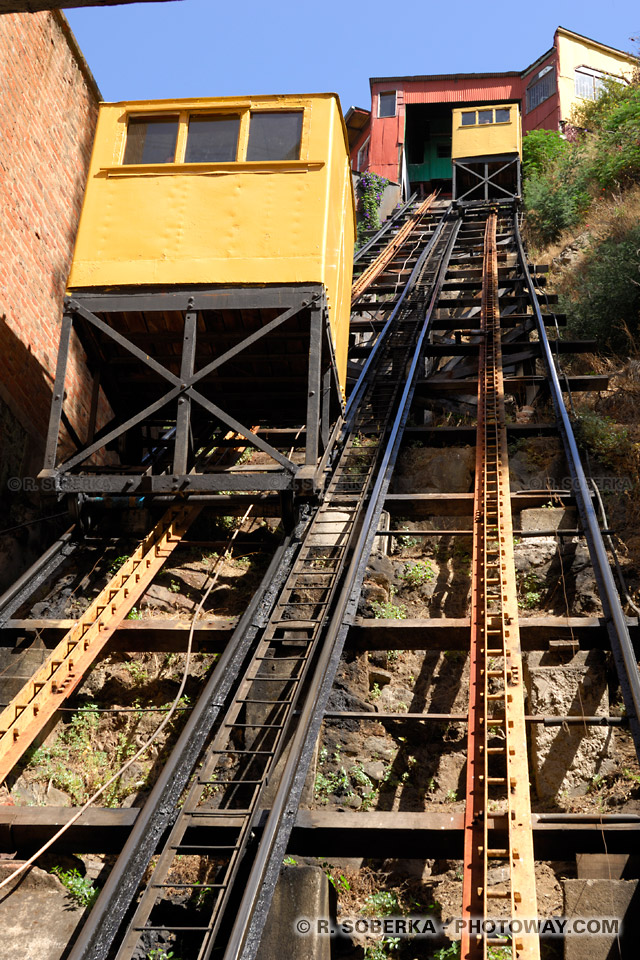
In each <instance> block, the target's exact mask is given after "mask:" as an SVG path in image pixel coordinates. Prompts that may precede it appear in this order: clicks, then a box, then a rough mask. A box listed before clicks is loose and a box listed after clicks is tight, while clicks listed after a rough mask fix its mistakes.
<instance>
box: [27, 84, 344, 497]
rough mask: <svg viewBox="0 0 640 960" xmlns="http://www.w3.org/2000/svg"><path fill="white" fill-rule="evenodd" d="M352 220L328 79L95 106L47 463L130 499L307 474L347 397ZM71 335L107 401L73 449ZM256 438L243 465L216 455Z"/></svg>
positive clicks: (265, 484)
mask: <svg viewBox="0 0 640 960" xmlns="http://www.w3.org/2000/svg"><path fill="white" fill-rule="evenodd" d="M354 223H355V213H354V200H353V188H352V183H351V174H350V169H349V159H348V145H347V137H346V130H345V127H344V121H343V119H342V114H341V111H340V106H339V101H338V98H337V97H336V95H335V94H330V93H328V94H312V95H304V96H302V95H301V96H264V97H249V96H247V97H234V98H210V99H190V100H179V101H178V100H175V101H174V100H160V101H145V102H127V103H105V104H102V105H101V107H100V114H99V120H98V126H97V132H96V138H95V145H94V150H93V157H92V161H91V168H90V173H89V180H88V184H87V189H86V195H85V201H84V207H83V211H82V217H81V221H80V227H79V232H78V237H77V242H76V247H75V253H74V257H73V264H72V268H71V274H70V276H69V281H68V295H69V298H68V300H67V304H66V310H65V316H64V318H63V324H62V334H61V343H60V352H59V358H58V373H57V382H56V388H55V390H54V400H53V405H52V411H51V422H50V430H49V443H48V449H47V462H46V464H45V470H44V475H45V476H48V477H54V478H55V485H56V487H57V488H58V489H59V490H60V491H68V492H71V493H77V492H80V493H82V492H85V493H89V492H93V493H101V494H122V493H125V494H128V495H129V494H131V495H133V494H135V495H142V494H147V493H149V494H151V493H163V492H175V491H178V490H181V491H185V492H186V491H189V492H195V491H215V490H239V489H247V490H261V489H266V490H290V489H293V487H294V485H295V481H296V477H297V478H298V480H300V477H301V476H303V475H304V476H305V477H306V478H307V481H306V482H307V483H308V482H309V477H310V476H311V475H312V474H313V471H314V470H315V469H316V467H317V465H318V463H319V461H320V460H321V457H322V453H323V450H324V449H326V447H327V444H328V440H329V435H330V432H331V429H332V426H333V424H334V423H335V422H336V419H337V417H338V415H339V413H340V409H341V404H342V402H343V398H344V387H345V376H346V360H347V344H348V328H349V311H350V287H351V271H352V259H353V244H354V229H355V228H354ZM74 330H75V331H76V332H77V338H76V336H75V335H73V331H74ZM77 349H83V350H84V351H85V352H86V355H87V360H88V363H89V366H90V368H91V369H92V371H93V375H94V377H95V390H94V410H93V411H92V413H91V416H90V417H89V423H88V425H87V434H86V436H84V437H82V438H75V439H76V449H75V450H73V451H72V452H71V454H69V453H68V450H65V451H64V452H62V450H61V448H60V445H59V436H60V433H61V418H63V416H64V394H65V389H67V390H68V389H69V384H68V382H67V369H68V367H69V366H70V363H69V361H70V354H72V353H73V351H74V350H77ZM247 443H248V444H249V445H250V446H251V447H252V448H253V449H254V450H255V449H256V448H257V451H258V453H257V455H255V456H254V457H253V458H252V461H251V463H249V464H248V465H240V466H237V465H233V464H231V465H230V464H229V458H228V457H227V458H226V459H225V458H222V460H221V459H220V451H221V449H223V448H224V446H225V445H226V446H227V447H232V446H236V447H238V446H242V447H244V446H247ZM292 448H299V452H298V453H297V454H293V455H290V453H289V451H290V450H291V449H292ZM214 449H215V451H216V453H215V455H213V454H212V451H213V450H214Z"/></svg>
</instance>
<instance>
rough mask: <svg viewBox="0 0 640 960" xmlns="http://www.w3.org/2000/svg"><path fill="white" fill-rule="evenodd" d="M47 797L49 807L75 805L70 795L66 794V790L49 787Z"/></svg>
mask: <svg viewBox="0 0 640 960" xmlns="http://www.w3.org/2000/svg"><path fill="white" fill-rule="evenodd" d="M45 796H46V798H47V799H46V802H47V805H48V806H51V807H70V806H72V805H73V801H72V800H71V797H70V796H69V794H68V793H65V792H64V790H58V788H57V787H53V786H50V787H47V790H46V793H45Z"/></svg>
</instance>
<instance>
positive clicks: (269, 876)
mask: <svg viewBox="0 0 640 960" xmlns="http://www.w3.org/2000/svg"><path fill="white" fill-rule="evenodd" d="M459 226H460V221H459V220H458V221H457V223H456V224H455V225H454V227H453V229H452V232H451V236H450V237H449V238H448V242H447V245H446V249H445V251H444V255H443V258H442V260H441V262H440V265H439V269H438V273H437V277H436V281H435V284H434V287H433V293H432V296H431V300H430V304H429V307H428V309H427V312H426V315H425V318H424V321H423V323H422V327H421V331H420V333H419V336H418V339H417V342H416V346H415V350H414V354H413V358H412V361H411V365H410V368H409V370H408V372H407V377H406V383H405V385H404V389H403V392H402V396H401V398H400V401H399V404H398V407H397V412H396V414H395V416H394V420H393V425H392V427H391V430H390V433H389V436H388V440H387V442H386V448H385V452H384V455H383V458H382V461H381V462H380V464H379V467H378V473H377V478H376V481H375V483H374V486H373V489H372V491H371V495H370V497H369V503H368V506H367V509H366V512H365V515H364V518H363V520H362V524H361V526H360V531H359V533H358V535H357V539H356V543H355V545H354V548H353V555H352V559H351V562H350V565H349V569H348V571H347V574H346V577H345V580H344V584H343V586H342V588H341V591H340V594H339V597H338V599H337V602H336V605H335V607H334V610H333V612H332V615H331V619H330V621H329V625H328V628H327V632H326V636H325V640H324V643H323V645H322V649H321V652H320V657H319V658H318V662H317V665H316V668H315V671H314V675H313V679H312V683H311V688H310V695H309V697H308V698H307V700H306V702H305V704H304V707H303V709H302V711H301V715H300V721H299V724H298V726H297V728H296V732H295V735H294V738H293V740H292V744H291V747H290V750H289V754H288V757H287V761H286V764H285V767H284V770H283V772H282V776H281V779H280V783H279V786H278V790H277V793H276V796H275V798H274V800H273V803H272V806H271V810H270V813H269V816H268V818H267V822H266V824H265V826H264V830H263V833H262V838H261V844H260V847H259V850H258V852H257V854H256V857H255V860H254V863H253V865H252V869H251V873H250V875H249V877H248V879H247V882H246V889H245V893H244V896H243V898H242V901H241V903H240V905H239V907H238V910H237V913H236V917H235V921H234V924H233V928H232V931H231V934H230V937H229V940H228V943H227V947H226V949H225V952H224V957H223V960H253V958H254V957H255V954H256V951H257V949H258V946H259V943H260V936H261V932H262V928H263V926H264V922H265V920H266V915H267V912H268V908H269V905H270V902H271V897H272V895H273V890H274V888H275V883H276V881H277V876H278V873H279V869H280V864H281V862H282V856H283V854H284V850H285V848H286V844H287V842H288V838H289V835H290V833H291V829H292V827H293V823H294V820H295V814H296V810H297V806H298V803H299V800H300V794H301V791H302V787H303V785H304V780H305V776H306V771H307V767H308V764H309V761H310V758H311V752H312V748H313V744H314V743H315V740H316V739H317V736H318V733H319V730H320V725H321V722H322V717H323V713H324V709H325V707H326V703H327V700H328V696H329V693H330V690H331V686H332V684H333V679H334V676H335V670H336V668H337V665H338V661H339V657H340V654H341V651H342V646H343V644H344V640H345V638H346V633H347V629H348V625H349V622H350V621H351V620H352V619H353V616H354V613H355V608H356V605H357V599H358V596H359V593H360V589H361V585H362V581H363V578H364V572H365V567H366V562H367V559H368V556H369V553H370V550H371V545H372V543H373V540H374V538H375V531H376V530H377V527H378V523H379V518H380V515H381V513H382V509H383V507H384V498H385V494H386V490H387V488H388V486H389V482H390V479H391V472H392V470H393V466H394V464H395V459H396V457H397V454H398V450H399V447H400V442H401V439H402V433H403V430H404V426H405V425H406V421H407V418H408V415H409V408H410V406H411V400H412V398H413V393H414V390H415V381H416V378H417V373H418V368H419V363H420V359H421V356H422V351H423V348H424V343H425V339H426V336H427V332H428V330H429V327H430V323H431V319H432V316H433V311H434V309H435V306H436V304H437V302H438V297H439V294H440V289H441V286H442V283H443V281H444V276H445V274H446V270H447V267H448V263H449V258H450V256H451V252H452V250H453V247H454V244H455V240H456V237H457V233H458V229H459ZM212 949H213V944H211V947H210V949H209V950H208V951H207V952H206V953H205V954H204V958H205V960H206V958H208V957H209V956H210V955H211V951H212Z"/></svg>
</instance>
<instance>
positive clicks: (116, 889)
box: [70, 248, 432, 960]
mask: <svg viewBox="0 0 640 960" xmlns="http://www.w3.org/2000/svg"><path fill="white" fill-rule="evenodd" d="M431 249H432V248H431ZM413 276H414V274H413V273H412V277H413ZM403 336H405V334H403ZM401 339H402V337H401ZM394 389H395V388H394ZM385 412H387V411H386V408H385ZM360 455H361V451H358V456H360ZM343 458H344V454H343ZM373 462H374V461H373V460H372V462H371V466H373ZM346 463H349V454H348V452H347V454H346ZM320 512H322V508H320ZM314 523H315V520H313V521H312V523H311V527H310V530H311V529H312V528H313V524H314ZM301 555H303V556H304V549H301V551H299V553H298V559H297V560H296V561H295V566H294V567H293V569H294V570H295V569H296V567H298V566H300V564H301V563H302V565H303V566H302V568H301V569H302V570H303V571H304V562H305V561H304V559H303V560H302V561H301V560H300V559H299V558H300V556H301ZM345 556H346V555H345ZM317 575H318V574H317V572H316V576H317ZM291 576H293V574H290V576H289V578H288V580H287V584H285V585H284V587H283V588H282V590H285V588H286V587H287V586H288V583H289V579H290V577H291ZM307 576H308V574H307ZM320 576H326V574H321V575H320ZM294 581H295V578H294ZM282 590H281V591H280V593H282ZM278 603H279V604H280V606H282V601H281V600H279V601H278ZM277 609H278V608H277V607H276V610H275V611H272V615H271V618H270V620H272V619H273V617H275V615H276V611H277ZM278 619H282V614H280V618H278V617H276V620H278ZM285 622H288V623H291V621H285ZM264 636H265V637H266V638H267V639H266V643H267V648H265V650H266V649H268V644H269V639H268V637H269V630H267V631H266V632H265V634H264ZM277 642H280V641H277ZM264 644H265V640H264V639H263V640H261V641H260V644H259V649H260V650H261V649H262V647H263V646H264ZM230 646H231V648H233V644H231V645H230ZM257 649H258V648H257ZM258 652H259V651H258ZM264 652H265V651H263V653H264ZM259 659H261V660H264V657H261V658H259ZM253 663H254V659H252V657H246V658H245V661H244V664H243V669H244V676H245V677H246V676H247V675H250V674H251V673H252V672H253V671H252V664H253ZM303 663H304V661H303ZM220 669H222V671H223V672H228V671H225V664H224V663H222V664H221V665H220V666H219V667H218V669H217V670H216V674H217V675H218V676H219V677H220V676H221V674H219V673H218V670H220ZM283 679H285V680H286V678H283ZM296 679H304V674H301V676H300V678H296ZM236 681H237V676H236V677H235V678H234V682H236ZM243 683H244V684H245V685H246V683H247V681H246V680H245V681H243ZM229 686H230V688H231V686H232V684H230V685H229ZM299 686H300V684H299ZM235 696H238V694H235V693H234V694H233V696H231V690H230V697H231V701H233V697H235ZM242 696H246V693H243V694H242ZM274 705H277V701H274ZM295 705H296V700H295V699H294V702H293V703H292V709H291V714H292V717H293V713H294V710H295ZM229 718H230V719H231V723H230V724H229V723H227V724H222V727H237V720H236V719H234V708H233V706H231V707H229V708H228V709H227V713H226V719H229ZM267 726H270V725H263V727H264V728H265V729H266V727H267ZM278 726H280V725H278ZM222 727H221V728H220V730H222ZM284 733H286V728H284V732H283V734H282V739H283V740H284ZM221 735H222V734H221V733H220V732H219V733H218V734H216V738H217V740H219V741H220V744H222V741H221V740H220V737H221ZM274 735H275V734H274ZM181 742H182V740H181ZM213 746H214V747H216V743H215V742H214V744H213ZM176 750H177V748H176ZM176 750H174V752H173V753H172V756H171V758H170V760H169V762H168V764H167V766H166V768H165V772H164V773H163V782H165V783H167V784H172V783H173V779H174V778H173V773H172V771H173V769H174V764H175V763H176ZM223 752H224V750H221V749H220V746H218V747H217V748H216V749H215V750H214V754H218V755H219V754H221V753H223ZM243 752H247V753H249V754H251V751H237V750H233V751H231V753H232V754H234V755H236V756H237V755H238V754H239V753H240V754H241V753H243ZM280 752H281V751H280ZM256 756H257V754H256ZM247 759H248V761H249V763H251V762H253V761H252V760H251V759H250V758H247ZM275 760H276V754H274V755H273V757H272V760H271V769H273V766H274V765H275ZM178 762H179V759H178ZM207 764H208V765H209V766H211V763H210V761H208V760H205V766H207ZM208 769H209V767H208V766H207V770H208ZM214 769H215V766H213V767H211V770H214ZM267 769H269V766H268V767H267ZM203 770H204V767H203ZM203 777H204V780H202V778H203ZM212 777H213V779H215V774H213V775H212V773H211V772H208V773H207V774H206V776H205V775H204V774H203V772H202V771H201V772H200V774H199V777H198V784H194V787H192V790H191V793H193V791H194V790H195V791H196V793H197V791H198V789H199V790H202V787H199V783H200V781H201V780H202V782H203V783H204V782H206V781H207V779H211V778H212ZM234 777H235V774H234ZM246 782H247V783H248V784H250V783H251V782H252V781H246ZM191 793H190V794H189V797H188V798H187V801H186V802H185V805H184V807H183V810H184V811H185V812H186V813H187V814H190V813H197V811H196V809H195V806H194V801H193V799H192V797H191ZM161 794H162V791H161V788H160V787H158V789H157V791H154V794H153V796H154V802H153V807H154V808H155V811H156V813H154V811H153V810H152V809H151V808H150V811H149V817H148V818H147V817H146V816H145V817H144V819H143V821H141V824H140V828H139V835H138V836H137V838H136V839H134V841H132V844H134V847H135V849H136V850H137V851H138V853H136V854H132V855H133V856H134V863H135V870H134V871H133V873H132V874H131V875H129V871H128V866H127V862H126V860H125V858H124V857H122V858H121V859H120V861H119V866H118V870H117V873H116V875H115V877H114V880H113V881H112V882H110V883H109V890H108V892H107V893H106V894H105V895H104V897H102V895H101V897H100V898H99V900H98V901H97V904H96V907H95V908H94V909H96V910H98V913H97V914H96V919H95V921H92V922H91V924H90V926H89V927H87V928H86V934H85V931H83V932H82V933H81V936H80V939H79V940H78V943H77V946H76V948H75V949H74V953H73V954H72V955H71V958H70V960H74V958H80V957H83V958H86V960H88V958H91V960H99V958H103V957H104V956H106V953H105V951H107V952H108V950H109V949H110V946H111V943H112V942H113V939H114V938H115V936H116V935H117V932H118V927H119V925H120V923H121V920H122V916H123V913H124V907H126V900H127V897H128V902H129V903H130V902H131V900H132V899H133V897H134V895H135V891H136V889H137V886H138V883H137V881H138V880H139V879H140V876H141V870H142V872H143V871H144V869H145V867H146V865H147V864H148V862H149V859H150V856H151V854H152V853H153V849H154V844H150V843H149V841H148V839H147V835H148V833H149V825H150V824H151V823H152V822H153V820H154V818H156V819H157V812H158V811H164V813H165V815H166V813H167V809H168V804H167V799H166V796H165V797H164V798H163V797H162V795H161ZM169 806H170V805H169ZM253 806H254V807H255V808H256V809H257V806H256V804H255V803H254V804H253ZM192 808H193V809H192ZM145 809H146V807H145ZM220 812H221V813H226V815H227V816H228V815H233V814H234V812H235V809H234V808H233V807H232V808H230V809H229V810H228V811H224V810H221V811H220ZM253 816H254V815H253V814H250V816H249V818H248V819H247V820H246V824H245V827H244V828H243V830H242V834H241V837H240V840H239V842H240V843H241V844H242V845H243V846H242V847H240V849H241V850H242V849H244V845H245V844H246V843H247V841H248V840H249V839H250V827H251V823H252V819H253ZM183 819H184V818H183ZM165 822H166V821H165ZM176 829H177V822H176V824H175V825H174V828H173V831H172V834H171V837H173V834H174V833H175V832H176ZM160 832H162V831H161V830H160V831H158V829H157V828H155V827H154V829H153V835H154V837H155V838H156V839H157V837H158V836H159V833H160ZM179 832H180V831H179V830H178V833H179ZM176 836H177V834H176ZM171 837H170V838H169V843H172V840H171ZM243 837H244V839H243ZM141 843H144V846H145V850H144V855H141V854H140V852H139V851H140V849H141V848H140V844H141ZM178 843H181V841H180V840H178ZM129 852H130V851H129V849H128V853H129ZM163 856H164V854H163ZM161 859H162V857H161ZM239 863H240V860H239V859H238V858H237V857H236V859H235V860H234V863H233V864H232V869H231V873H230V874H229V875H228V876H229V879H228V880H225V888H226V887H227V885H228V884H232V883H233V882H234V880H235V874H236V872H237V867H238V864H239ZM156 869H157V868H156ZM162 869H163V871H164V873H165V874H166V869H165V867H163V868H162ZM154 877H155V873H154ZM159 879H160V880H161V881H163V877H160V878H159ZM125 885H126V888H127V893H126V896H125V895H124V886H125ZM166 885H167V883H164V881H163V882H161V883H159V884H157V883H154V882H153V878H152V884H151V887H152V888H153V889H158V888H159V887H162V886H166ZM168 885H170V884H168ZM229 889H230V888H229ZM226 896H227V894H225V897H226ZM224 902H226V900H225V901H221V903H222V906H221V909H223V908H224ZM215 906H216V910H217V916H220V910H219V909H218V904H217V903H216V905H215ZM140 909H141V907H140V905H139V906H138V912H139V911H140ZM148 915H149V912H148V909H147V908H145V912H144V913H142V914H141V918H140V920H135V919H134V920H133V921H132V924H133V926H131V927H130V928H129V933H128V934H127V935H126V937H125V939H126V945H124V944H123V946H122V947H121V952H122V951H124V953H123V955H126V956H128V955H129V953H128V951H130V949H131V944H133V942H134V940H137V939H138V937H139V936H140V934H139V933H138V934H137V935H136V936H134V934H135V933H136V931H137V930H139V929H140V930H141V929H143V928H144V926H143V927H142V928H141V927H140V923H143V925H144V924H146V922H147V921H145V920H143V917H144V916H148ZM218 922H219V921H218V920H216V921H215V924H214V925H213V926H212V927H211V932H210V936H209V942H210V943H211V944H213V940H214V936H215V930H216V929H217V925H218ZM118 955H120V953H119V954H118ZM200 955H203V954H202V953H201V954H200Z"/></svg>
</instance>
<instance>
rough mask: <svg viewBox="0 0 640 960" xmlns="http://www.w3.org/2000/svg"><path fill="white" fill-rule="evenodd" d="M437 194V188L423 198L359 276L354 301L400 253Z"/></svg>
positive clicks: (352, 293)
mask: <svg viewBox="0 0 640 960" xmlns="http://www.w3.org/2000/svg"><path fill="white" fill-rule="evenodd" d="M437 196H438V191H437V190H436V191H434V192H433V193H430V194H429V196H428V197H427V198H426V200H423V202H422V203H421V204H420V206H419V207H418V208H417V209H416V210H415V211H414V213H412V214H411V216H410V217H409V218H408V219H407V221H406V223H404V224H403V226H402V227H401V228H400V230H398V233H397V234H396V236H395V237H394V238H393V240H392V241H391V243H390V244H389V245H388V246H386V247H385V248H384V250H383V251H382V253H381V254H380V256H378V257H376V259H375V260H374V261H373V263H371V264H370V265H369V266H368V267H367V269H366V270H365V271H364V273H362V274H361V275H360V276H359V277H358V279H357V280H356V281H355V283H354V284H353V286H352V287H351V301H352V302H353V301H354V300H357V299H358V297H361V296H362V294H363V293H365V292H366V290H367V288H368V287H370V286H371V284H372V283H373V282H374V280H377V278H378V277H379V276H380V274H381V273H383V272H384V270H385V268H386V267H387V266H388V265H389V264H390V263H391V261H392V260H393V258H394V257H395V256H396V254H397V253H398V250H400V249H401V247H402V245H403V244H404V243H405V241H406V239H407V237H408V236H409V234H410V233H411V232H412V231H413V230H415V228H416V226H417V225H418V224H419V223H420V220H421V219H422V217H423V216H424V215H425V213H427V211H428V210H429V209H430V207H431V205H432V204H433V202H434V200H435V199H436V197H437ZM402 286H404V284H402Z"/></svg>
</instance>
